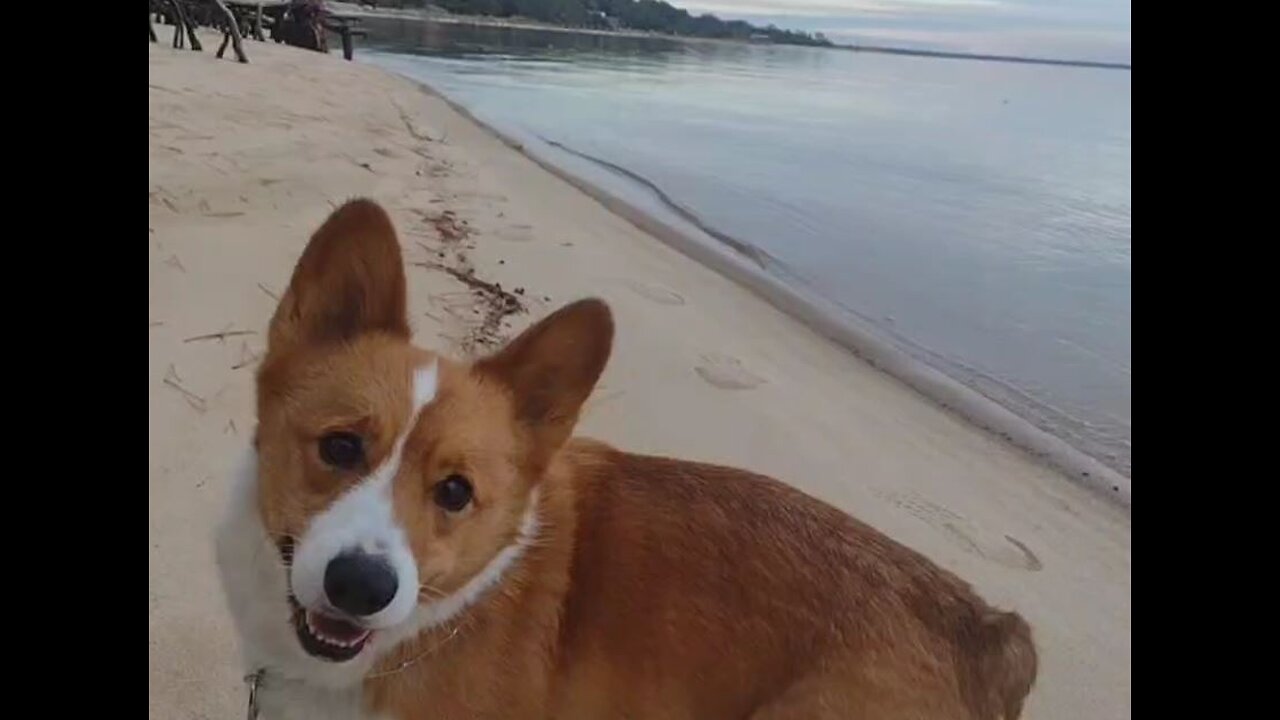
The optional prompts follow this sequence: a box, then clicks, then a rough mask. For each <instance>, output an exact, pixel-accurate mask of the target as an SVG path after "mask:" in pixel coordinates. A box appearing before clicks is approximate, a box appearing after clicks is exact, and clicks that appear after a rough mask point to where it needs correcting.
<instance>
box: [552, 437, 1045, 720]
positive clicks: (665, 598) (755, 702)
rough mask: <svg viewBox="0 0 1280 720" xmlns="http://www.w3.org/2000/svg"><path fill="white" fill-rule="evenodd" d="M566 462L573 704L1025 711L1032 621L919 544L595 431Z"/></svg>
mask: <svg viewBox="0 0 1280 720" xmlns="http://www.w3.org/2000/svg"><path fill="white" fill-rule="evenodd" d="M566 460H568V461H569V463H570V464H571V466H572V468H573V470H572V473H571V474H572V477H573V483H574V486H575V487H574V495H575V496H576V498H577V501H576V502H577V512H576V513H575V514H576V516H577V533H576V550H575V558H574V562H573V566H572V567H573V571H572V577H571V582H570V589H569V593H568V596H567V602H566V607H565V614H564V618H565V628H564V639H565V640H564V641H565V645H564V646H563V647H562V648H561V653H560V656H561V657H562V658H566V660H565V661H564V662H566V663H568V665H567V666H566V667H564V668H562V672H565V673H566V674H567V675H568V677H569V678H573V677H574V676H585V675H590V676H591V677H592V682H589V683H582V684H576V683H573V682H566V683H564V685H563V686H564V687H570V688H573V687H580V688H583V690H582V692H579V693H578V694H577V696H574V694H573V693H569V696H568V697H566V698H564V704H563V706H562V707H563V708H564V709H565V710H566V714H565V715H562V716H563V717H591V716H593V715H595V716H600V717H602V716H603V715H596V714H595V712H594V711H596V710H603V709H604V707H603V706H600V707H599V708H593V707H591V705H592V702H593V700H601V701H603V702H607V704H608V706H609V707H610V708H611V709H612V710H617V709H618V701H619V698H620V697H626V696H627V694H628V692H630V690H631V689H633V688H647V689H648V694H645V695H643V696H636V697H628V698H627V701H626V702H625V703H624V704H625V705H627V708H626V709H627V710H631V711H634V712H635V716H638V717H669V716H671V709H672V708H686V709H687V712H688V713H689V715H688V717H757V716H759V717H796V718H801V717H804V718H808V717H849V718H868V719H872V718H875V719H879V718H884V719H891V718H910V717H918V718H957V719H961V718H965V719H967V718H972V719H973V720H995V719H997V718H1002V719H1003V720H1014V719H1015V718H1017V717H1018V715H1019V713H1020V711H1021V708H1022V703H1023V700H1024V699H1025V697H1026V695H1027V693H1028V692H1029V690H1030V688H1031V685H1032V683H1033V681H1034V679H1035V674H1036V654H1035V649H1034V646H1033V645H1032V642H1031V636H1030V628H1029V627H1028V626H1027V624H1026V622H1025V621H1024V620H1023V619H1022V618H1021V617H1019V616H1018V615H1016V614H1013V613H1004V612H999V611H996V610H993V609H992V608H990V607H989V606H987V604H986V603H985V602H983V601H982V600H981V599H980V598H978V597H977V596H976V595H975V594H974V593H973V591H972V590H971V589H970V588H969V586H968V585H967V584H965V583H964V582H963V581H961V580H960V579H959V578H957V577H955V576H954V575H952V574H950V573H948V572H946V571H945V570H942V569H941V568H939V567H938V566H936V565H935V564H933V563H932V562H930V561H929V560H927V559H926V558H924V557H923V556H921V555H920V554H918V553H916V552H914V551H912V550H910V549H908V548H906V547H904V546H902V545H900V544H898V543H896V542H894V541H892V540H890V539H889V538H887V537H886V536H884V535H883V534H881V533H879V532H878V531H876V530H874V529H872V528H871V527H869V526H867V525H865V524H863V523H861V522H859V521H857V520H855V519H853V518H851V517H849V516H848V515H845V514H844V513H842V512H840V511H839V510H837V509H835V508H833V507H831V506H829V505H826V504H825V503H822V502H820V501H817V500H815V499H813V498H811V497H809V496H806V495H804V494H803V493H800V492H798V491H796V490H794V489H792V488H790V487H788V486H786V485H784V484H782V483H780V482H777V481H775V480H772V479H770V478H766V477H762V476H759V475H754V474H752V473H749V472H746V471H743V470H737V469H733V468H726V467H719V466H714V465H707V464H701V463H693V462H687V461H681V460H673V459H668V458H658V457H648V456H641V455H634V454H628V453H624V452H620V451H616V450H613V449H611V448H608V447H606V446H604V445H601V444H598V443H594V442H589V441H575V442H574V443H573V444H572V445H571V446H570V447H569V448H567V450H566ZM602 668H605V670H602ZM752 713H758V715H753V714H752ZM610 716H612V715H610ZM675 716H683V711H682V712H680V713H676V714H675Z"/></svg>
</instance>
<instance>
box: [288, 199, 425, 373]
mask: <svg viewBox="0 0 1280 720" xmlns="http://www.w3.org/2000/svg"><path fill="white" fill-rule="evenodd" d="M406 295H407V293H406V290H405V277H404V260H403V259H402V257H401V254H400V242H399V241H398V240H397V239H396V231H395V228H394V227H393V226H392V224H391V218H389V217H387V213H386V211H384V210H383V209H382V208H381V207H380V206H379V205H378V204H377V203H375V202H373V201H372V200H352V201H350V202H348V203H347V204H345V205H343V206H342V207H340V208H338V209H337V210H335V211H334V212H333V214H332V215H330V216H329V219H328V220H326V221H325V223H324V225H322V226H321V227H320V229H319V230H317V231H316V233H315V234H314V235H312V236H311V242H310V243H308V244H307V249H306V250H304V251H303V252H302V257H301V258H300V259H299V260H298V265H297V267H296V268H294V271H293V279H292V280H290V281H289V289H288V291H286V292H285V294H284V297H283V298H281V300H280V305H279V306H278V307H277V308H276V312H275V315H274V316H273V317H272V318H271V330H270V336H269V338H268V345H267V350H268V352H269V353H272V354H274V353H279V352H282V351H285V350H288V349H290V348H295V347H298V346H307V345H311V346H313V345H323V344H331V343H340V342H344V341H347V340H351V339H353V338H355V337H357V336H359V335H362V334H364V333H369V332H383V333H388V334H391V335H395V336H398V337H403V338H405V339H408V338H409V319H408V308H407V304H406V303H407V301H406Z"/></svg>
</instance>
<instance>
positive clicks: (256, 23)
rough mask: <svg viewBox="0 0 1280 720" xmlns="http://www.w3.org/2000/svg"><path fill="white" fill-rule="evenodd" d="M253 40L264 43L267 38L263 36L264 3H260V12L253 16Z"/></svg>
mask: <svg viewBox="0 0 1280 720" xmlns="http://www.w3.org/2000/svg"><path fill="white" fill-rule="evenodd" d="M253 39H254V40H257V41H258V42H263V41H265V40H266V39H267V38H266V37H264V36H263V35H262V3H258V12H256V13H254V16H253Z"/></svg>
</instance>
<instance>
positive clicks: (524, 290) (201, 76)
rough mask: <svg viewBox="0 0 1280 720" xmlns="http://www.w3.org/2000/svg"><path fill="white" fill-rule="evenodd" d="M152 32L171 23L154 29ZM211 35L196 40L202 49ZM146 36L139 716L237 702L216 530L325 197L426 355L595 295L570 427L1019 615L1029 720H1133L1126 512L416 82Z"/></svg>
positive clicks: (275, 53) (477, 347) (495, 336)
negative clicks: (144, 680) (1037, 664)
mask: <svg viewBox="0 0 1280 720" xmlns="http://www.w3.org/2000/svg"><path fill="white" fill-rule="evenodd" d="M162 34H165V33H162ZM216 43H217V38H213V37H212V36H211V39H210V40H209V41H208V42H206V47H209V46H216ZM246 49H247V51H248V53H249V54H250V58H251V64H249V65H240V64H237V63H235V62H231V61H228V60H222V61H219V60H216V59H215V58H214V57H213V53H212V52H210V51H206V52H203V53H194V52H191V51H181V50H173V49H172V48H170V47H168V45H167V43H156V44H151V45H150V46H149V50H148V53H149V72H148V121H149V152H148V171H149V177H148V184H149V187H148V198H149V199H148V314H149V318H148V320H149V327H148V332H149V361H148V382H149V384H148V402H149V418H148V438H149V444H150V450H149V466H148V486H149V493H148V497H149V508H148V512H149V528H148V533H149V547H148V572H149V588H148V590H149V592H148V616H149V658H148V675H149V717H150V718H152V719H153V720H180V719H183V718H223V717H239V716H240V714H242V713H243V712H244V703H245V697H246V696H245V689H244V686H243V684H242V683H241V673H242V669H241V668H240V666H239V663H238V655H237V651H236V647H235V641H234V637H233V633H232V629H231V626H230V621H229V619H228V618H227V616H226V611H225V609H224V606H223V600H222V597H221V594H220V590H219V587H218V583H217V578H216V574H215V571H214V565H213V552H212V545H211V535H212V531H213V527H214V524H215V523H216V522H217V520H218V517H219V514H220V513H221V510H222V504H223V499H224V497H225V494H226V492H227V490H228V486H229V475H230V470H231V467H232V465H233V463H234V462H235V460H236V458H237V456H238V454H239V453H240V451H241V450H242V448H243V447H244V445H245V444H246V443H247V442H248V441H249V437H250V434H251V432H252V428H253V422H254V420H253V372H254V367H255V364H256V361H257V358H258V357H259V354H260V353H261V351H262V349H263V342H264V339H265V338H264V335H265V330H266V323H267V320H268V318H269V316H270V313H271V312H272V310H273V309H274V307H275V302H276V299H275V298H276V297H277V296H278V294H279V293H280V292H281V291H282V289H283V286H284V284H285V283H286V281H287V280H288V277H289V273H290V271H291V269H292V267H293V263H294V262H295V261H296V259H297V257H298V254H299V253H300V252H301V250H302V248H303V246H304V244H305V243H306V241H307V239H308V237H309V235H310V233H311V232H312V231H313V230H314V229H315V228H316V227H317V226H318V224H319V223H320V222H321V221H322V220H323V219H324V217H325V216H326V215H327V214H328V213H329V212H330V211H331V210H332V209H333V208H334V207H335V206H336V204H338V203H339V202H341V201H343V200H345V199H347V198H350V197H353V196H367V197H371V198H374V199H376V200H377V201H379V202H380V203H382V204H383V205H384V206H385V207H387V209H388V210H389V211H390V212H391V214H392V216H393V218H394V220H395V221H396V224H397V226H398V228H399V230H400V233H401V241H402V242H403V244H404V249H405V254H406V259H407V261H408V262H410V263H411V265H410V267H409V268H408V279H409V291H410V308H411V316H412V319H413V322H414V323H415V325H416V327H415V331H416V337H417V340H418V342H419V343H420V344H422V345H425V346H428V347H432V348H436V349H439V350H442V351H445V352H448V353H452V354H455V355H460V356H461V355H465V354H467V353H470V352H482V351H484V350H485V349H486V348H490V347H493V346H494V344H495V343H498V342H500V341H501V340H502V339H503V338H505V337H508V336H510V335H511V334H512V333H514V332H516V331H518V330H519V329H521V328H522V327H524V326H525V325H527V324H528V323H530V322H531V321H532V320H533V319H535V318H537V317H540V316H541V315H543V314H545V313H547V312H549V311H550V310H552V309H554V308H556V307H558V306H560V305H561V304H563V303H565V302H568V301H570V300H573V299H576V298H579V297H583V296H588V295H594V296H599V297H603V298H605V299H606V300H608V301H609V303H610V304H611V305H612V307H613V309H614V312H615V316H616V319H617V324H618V336H617V344H616V347H615V352H614V356H613V360H612V363H611V365H610V367H609V369H608V370H607V371H606V373H605V376H604V379H603V381H602V385H601V387H600V389H599V390H598V391H597V392H596V394H595V396H594V397H593V399H592V400H591V401H590V403H589V406H588V411H587V413H586V417H585V419H584V421H583V424H582V426H581V427H580V432H581V433H582V434H587V435H591V436H594V437H598V438H601V439H604V440H607V441H609V442H611V443H614V444H615V445H618V446H619V447H622V448H625V449H630V450H635V451H640V452H650V453H661V454H669V455H679V456H684V457H688V458H691V459H698V460H705V461H712V462H720V463H726V464H732V465H737V466H742V467H746V468H750V469H752V470H755V471H759V472H763V473H767V474H771V475H774V476H776V477H778V478H779V479H781V480H784V481H786V482H789V483H791V484H793V485H795V486H796V487H799V488H801V489H803V490H805V491H807V492H809V493H811V494H813V495H815V496H818V497H820V498H823V499H825V500H827V501H829V502H832V503H834V504H836V505H838V506H839V507H841V508H844V509H845V510H847V511H849V512H850V513H852V514H854V515H856V516H858V517H859V518H861V519H863V520H865V521H867V522H869V523H871V524H872V525H875V526H876V527H878V528H880V529H881V530H883V531H885V532H886V533H888V534H890V535H892V536H893V537H895V538H897V539H898V540H900V541H902V542H904V543H906V544H907V545H909V546H911V547H913V548H915V549H917V550H920V551H921V552H923V553H925V554H926V555H928V556H929V557H931V558H932V559H934V560H935V561H937V562H938V563H939V564H941V565H943V566H944V567H947V568H949V569H951V570H953V571H955V572H956V573H958V574H959V575H960V576H962V577H963V578H965V579H966V580H968V581H970V582H972V583H973V584H974V585H975V586H977V587H978V588H979V589H980V590H981V592H982V593H983V594H984V595H985V596H986V597H987V598H988V599H989V600H991V601H992V602H993V603H996V604H998V605H1002V606H1006V607H1010V608H1015V609H1017V610H1018V611H1019V612H1021V613H1022V614H1023V615H1024V616H1025V617H1026V618H1027V619H1028V620H1029V621H1030V622H1031V624H1032V625H1033V627H1034V628H1035V632H1036V638H1037V642H1038V644H1039V647H1040V652H1041V674H1040V679H1039V682H1038V684H1037V687H1036V689H1035V691H1034V692H1033V693H1032V696H1031V699H1030V703H1029V706H1028V712H1027V717H1031V718H1037V719H1041V718H1062V719H1064V720H1069V719H1074V718H1097V719H1099V720H1104V719H1111V718H1128V717H1130V715H1131V702H1132V697H1131V695H1132V690H1131V682H1130V664H1131V643H1130V621H1131V568H1132V550H1131V539H1132V529H1131V516H1130V512H1129V511H1128V510H1126V509H1125V508H1123V507H1122V506H1120V505H1118V504H1115V503H1113V502H1109V501H1107V500H1105V499H1103V498H1101V497H1099V496H1097V495H1096V494H1094V493H1093V492H1091V491H1089V490H1086V489H1085V488H1083V487H1081V486H1079V485H1077V484H1074V483H1072V482H1070V481H1068V480H1067V479H1066V478H1065V477H1063V476H1062V475H1061V474H1059V473H1058V472H1057V471H1055V470H1052V469H1050V468H1049V467H1048V466H1047V465H1044V464H1042V463H1040V462H1037V461H1036V460H1034V459H1033V458H1032V457H1030V456H1029V455H1027V454H1026V453H1024V452H1022V451H1020V450H1017V449H1015V448H1014V447H1012V446H1010V445H1008V444H1006V443H1004V442H1003V441H1001V440H999V439H998V438H996V437H995V436H993V435H991V434H989V433H987V432H985V431H982V430H980V429H978V428H976V427H975V426H973V425H971V424H969V423H967V422H965V421H964V420H962V419H961V418H960V417H959V416H957V415H955V414H953V413H951V412H948V411H947V410H944V409H943V408H941V407H939V406H938V405H936V404H935V403H933V402H931V401H929V400H926V399H925V398H924V397H922V396H921V395H920V394H918V393H917V392H916V391H915V390H913V389H911V388H910V387H908V386H906V385H905V384H903V383H902V382H900V381H898V380H896V379H894V378H892V377H890V376H888V375H886V374H884V373H882V372H880V371H879V370H877V369H875V368H873V367H872V366H870V365H868V364H867V363H866V362H864V361H863V360H860V359H858V358H857V357H856V356H854V355H852V354H851V353H849V352H848V351H846V350H845V349H843V348H842V347H840V346H838V345H837V344H835V343H834V342H832V341H830V340H828V339H825V338H824V337H822V336H821V335H819V334H817V333H815V332H814V331H812V330H811V329H809V328H808V327H807V326H805V325H803V324H801V323H800V322H797V321H796V320H795V319H793V318H792V317H790V316H788V315H786V314H784V313H783V312H782V311H780V310H778V309H777V308H775V307H774V306H772V305H770V304H769V303H767V302H765V301H764V300H762V299H761V298H760V296H758V295H757V294H755V293H752V292H751V291H750V290H748V289H747V288H744V287H743V286H741V285H739V284H737V283H735V282H733V281H731V280H729V279H727V278H726V277H724V276H723V275H721V274H718V273H716V272H715V271H713V270H712V269H709V268H708V267H706V266H704V265H701V264H699V263H697V262H694V261H693V260H691V259H690V258H689V257H687V256H686V255H683V254H681V253H680V252H678V251H677V250H676V249H673V248H672V247H671V246H670V245H668V244H666V243H663V242H660V241H658V240H656V239H655V238H653V237H652V236H650V235H648V234H646V233H645V232H644V231H643V230H641V229H639V228H638V227H636V226H635V225H634V224H632V223H630V222H628V221H627V220H625V219H623V218H622V217H620V216H619V215H617V214H614V213H612V212H610V211H609V210H608V209H606V208H605V207H604V206H603V205H601V204H600V203H599V202H597V201H596V200H594V199H592V198H591V197H589V196H588V195H586V194H584V193H583V192H582V191H581V190H579V189H577V188H575V187H573V186H572V185H570V184H568V183H567V182H565V181H564V180H562V179H560V178H557V177H556V176H554V175H552V174H550V173H548V172H547V171H546V170H544V169H543V168H541V167H539V166H538V165H537V164H536V163H535V162H533V161H532V160H530V159H529V158H527V157H525V156H524V155H522V154H521V153H519V152H517V151H516V150H515V149H513V148H511V147H509V146H508V145H507V144H505V143H504V142H502V141H501V140H499V139H497V138H495V137H494V136H493V135H491V134H489V133H488V132H486V131H485V130H484V129H482V128H480V127H479V126H477V125H476V124H474V123H473V122H471V121H470V120H469V119H467V118H466V117H465V116H464V115H462V114H460V113H458V112H457V111H455V110H454V109H453V108H451V107H450V105H449V104H448V103H447V102H445V101H444V100H443V99H441V98H439V97H437V96H435V95H432V94H430V93H428V92H426V91H424V90H423V89H422V88H420V87H419V86H417V85H415V84H414V83H412V82H410V81H408V80H404V79H401V78H398V77H395V76H392V75H390V74H387V73H385V72H383V71H381V70H378V69H376V68H374V67H371V66H366V65H362V64H360V63H358V62H357V63H348V62H343V61H342V60H341V59H340V58H339V57H326V56H322V55H318V54H315V53H308V52H304V51H299V50H294V49H290V48H285V47H283V46H279V45H274V44H265V43H249V44H248V45H247V46H246Z"/></svg>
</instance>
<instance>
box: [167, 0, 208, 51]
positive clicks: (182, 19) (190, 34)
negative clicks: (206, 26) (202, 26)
mask: <svg viewBox="0 0 1280 720" xmlns="http://www.w3.org/2000/svg"><path fill="white" fill-rule="evenodd" d="M170 4H171V5H173V8H174V11H175V12H174V14H175V15H176V16H177V20H178V25H177V29H176V30H174V32H175V33H176V34H177V37H176V38H175V42H174V47H176V48H180V47H182V35H181V33H182V32H183V31H184V30H185V31H186V33H187V39H188V40H190V41H191V49H192V50H194V51H196V52H202V51H203V50H204V48H203V47H201V45H200V38H198V37H196V28H195V26H194V25H192V24H191V18H189V17H187V13H186V11H185V10H183V9H182V0H170Z"/></svg>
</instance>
